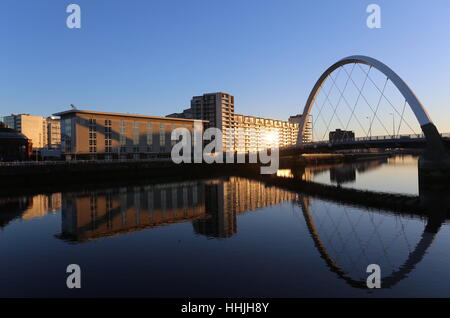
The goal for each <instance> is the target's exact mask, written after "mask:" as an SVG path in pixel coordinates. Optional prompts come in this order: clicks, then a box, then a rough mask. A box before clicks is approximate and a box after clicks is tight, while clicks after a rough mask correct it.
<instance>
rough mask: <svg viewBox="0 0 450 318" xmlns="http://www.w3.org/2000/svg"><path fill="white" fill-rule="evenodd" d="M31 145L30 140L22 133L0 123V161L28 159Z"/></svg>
mask: <svg viewBox="0 0 450 318" xmlns="http://www.w3.org/2000/svg"><path fill="white" fill-rule="evenodd" d="M31 147H32V143H31V141H30V140H29V139H28V138H27V137H26V136H25V135H24V134H21V133H19V132H17V131H15V130H14V129H11V128H8V127H7V126H6V124H4V123H0V161H23V160H28V159H29V158H30V156H31Z"/></svg>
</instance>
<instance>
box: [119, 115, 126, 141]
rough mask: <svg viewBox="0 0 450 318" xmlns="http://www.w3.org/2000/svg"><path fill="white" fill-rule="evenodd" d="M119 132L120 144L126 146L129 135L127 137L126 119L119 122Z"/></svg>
mask: <svg viewBox="0 0 450 318" xmlns="http://www.w3.org/2000/svg"><path fill="white" fill-rule="evenodd" d="M119 133H120V137H119V139H120V145H121V146H125V145H126V143H127V137H126V124H125V121H124V120H121V121H120V124H119Z"/></svg>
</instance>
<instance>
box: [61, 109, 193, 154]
mask: <svg viewBox="0 0 450 318" xmlns="http://www.w3.org/2000/svg"><path fill="white" fill-rule="evenodd" d="M54 116H59V117H61V136H62V151H63V154H64V155H65V157H66V159H72V158H75V157H76V158H77V159H79V158H84V157H85V158H99V159H115V158H123V159H125V158H130V159H132V158H134V159H145V158H151V157H155V156H159V155H160V154H164V156H165V155H167V154H170V152H171V150H172V146H173V145H174V144H175V141H172V140H171V133H172V131H173V130H174V129H176V128H181V127H183V128H187V129H188V130H189V131H190V132H191V134H192V132H193V130H194V122H195V121H194V120H193V119H184V118H167V117H155V116H144V115H134V114H119V113H107V112H96V111H88V110H77V109H72V110H68V111H64V112H61V113H57V114H54Z"/></svg>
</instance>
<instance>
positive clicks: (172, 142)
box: [170, 125, 177, 147]
mask: <svg viewBox="0 0 450 318" xmlns="http://www.w3.org/2000/svg"><path fill="white" fill-rule="evenodd" d="M175 129H177V125H172V131H174V130H175ZM170 142H171V145H172V147H173V146H175V144H176V143H177V141H176V140H172V138H171V140H170Z"/></svg>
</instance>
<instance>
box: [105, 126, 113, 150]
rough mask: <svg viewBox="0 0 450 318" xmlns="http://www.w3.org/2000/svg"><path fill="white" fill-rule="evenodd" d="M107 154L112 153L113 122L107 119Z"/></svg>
mask: <svg viewBox="0 0 450 318" xmlns="http://www.w3.org/2000/svg"><path fill="white" fill-rule="evenodd" d="M105 152H106V153H111V152H112V122H111V120H109V119H105Z"/></svg>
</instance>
